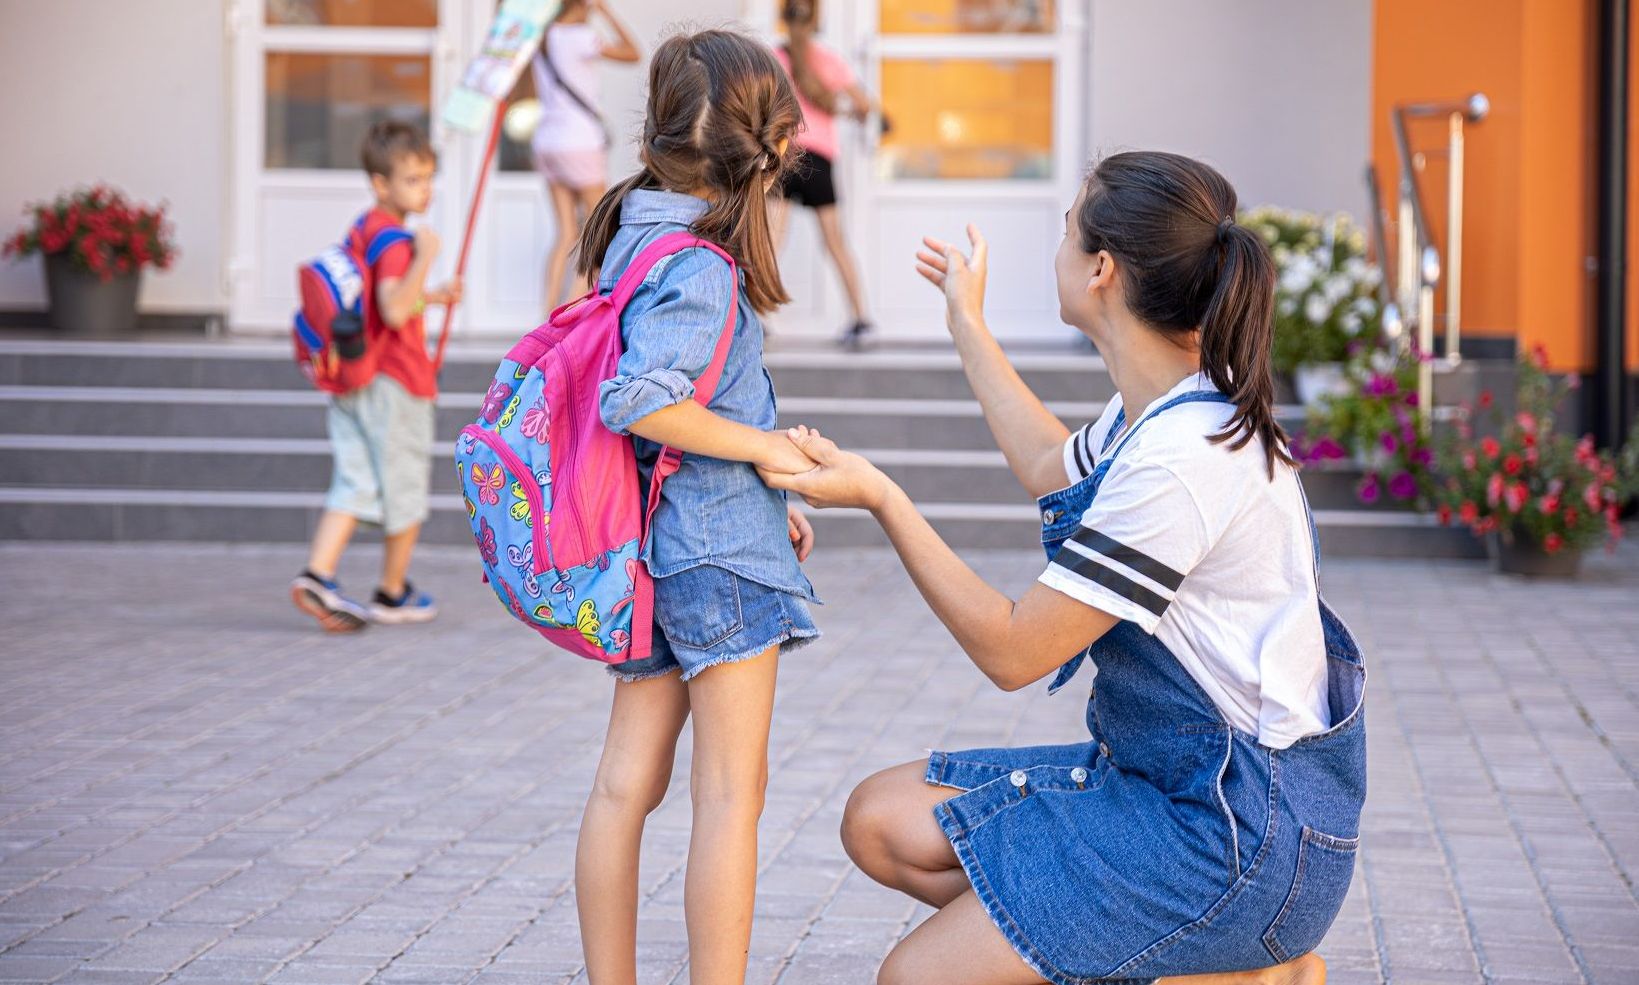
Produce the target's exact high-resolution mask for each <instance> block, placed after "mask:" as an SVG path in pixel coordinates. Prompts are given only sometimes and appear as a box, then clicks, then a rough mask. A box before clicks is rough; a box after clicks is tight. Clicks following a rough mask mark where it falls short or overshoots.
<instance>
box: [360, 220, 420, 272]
mask: <svg viewBox="0 0 1639 985" xmlns="http://www.w3.org/2000/svg"><path fill="white" fill-rule="evenodd" d="M414 239H415V237H414V236H412V235H410V231H409V230H408V229H405V228H404V227H403V226H388V227H387V228H386V229H382V230H379V231H378V232H377V233H376V234H375V235H374V236H372V237H370V244H369V245H368V246H366V247H365V248H364V262H365V263H366V264H368V265H369V266H372V267H374V266H375V265H376V261H377V260H380V259H381V255H382V254H383V253H386V252H387V250H388V249H389V248H390V247H392V246H394V245H396V244H398V243H408V242H410V241H412V240H414Z"/></svg>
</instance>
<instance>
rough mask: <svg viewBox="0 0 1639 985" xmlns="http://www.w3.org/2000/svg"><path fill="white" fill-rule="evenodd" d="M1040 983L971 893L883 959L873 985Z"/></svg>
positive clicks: (936, 914) (964, 895)
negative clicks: (875, 983)
mask: <svg viewBox="0 0 1639 985" xmlns="http://www.w3.org/2000/svg"><path fill="white" fill-rule="evenodd" d="M1040 981H1043V979H1042V977H1041V976H1040V975H1038V974H1036V973H1035V972H1034V971H1032V970H1031V969H1030V966H1029V965H1027V964H1025V963H1024V959H1023V958H1021V957H1019V955H1018V952H1016V951H1014V950H1013V945H1011V944H1009V943H1008V942H1007V938H1005V937H1003V936H1002V932H1001V931H1000V930H997V929H996V924H995V923H993V922H992V921H991V919H990V915H989V914H987V913H985V910H984V907H983V906H982V905H980V903H979V899H978V897H976V896H974V895H973V890H971V889H969V890H967V891H965V892H963V893H962V894H961V895H960V896H958V897H956V899H954V900H952V901H951V902H950V904H949V905H947V906H945V907H944V908H943V909H941V910H940V911H939V912H938V913H935V914H934V915H933V916H931V917H929V918H927V919H926V920H924V921H922V925H921V926H919V927H917V928H916V929H915V930H913V931H911V932H910V936H908V937H906V938H905V939H904V940H902V941H900V942H899V945H898V946H897V947H895V948H894V949H893V951H892V952H891V953H890V954H889V955H888V958H887V960H886V961H883V962H882V967H881V969H879V970H878V971H877V973H876V982H877V985H927V983H930V982H938V983H939V985H1036V983H1037V982H1040Z"/></svg>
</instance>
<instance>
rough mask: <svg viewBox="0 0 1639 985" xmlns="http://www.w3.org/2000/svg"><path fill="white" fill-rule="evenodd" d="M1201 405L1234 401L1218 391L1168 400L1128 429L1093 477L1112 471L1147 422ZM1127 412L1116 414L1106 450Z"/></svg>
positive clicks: (1201, 392)
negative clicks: (1122, 453) (1118, 456)
mask: <svg viewBox="0 0 1639 985" xmlns="http://www.w3.org/2000/svg"><path fill="white" fill-rule="evenodd" d="M1200 403H1211V404H1227V403H1233V401H1231V400H1230V399H1229V398H1228V397H1226V396H1224V395H1223V394H1222V393H1219V392H1218V391H1217V390H1191V391H1189V392H1188V393H1180V394H1179V395H1178V396H1176V397H1173V398H1172V399H1171V400H1168V401H1167V402H1166V403H1164V404H1162V405H1161V406H1159V407H1157V408H1155V409H1154V410H1152V411H1150V412H1149V413H1147V414H1145V415H1144V416H1143V417H1140V418H1139V419H1138V420H1136V421H1134V422H1133V425H1132V427H1130V428H1128V429H1127V433H1126V434H1124V435H1122V436H1121V441H1120V443H1118V444H1117V445H1116V446H1115V450H1114V451H1112V452H1110V453H1109V454H1108V455H1104V456H1103V457H1101V458H1100V459H1099V460H1098V464H1097V465H1095V466H1094V467H1093V475H1095V476H1099V477H1100V478H1102V477H1103V476H1104V475H1105V474H1107V473H1108V472H1109V471H1110V465H1111V463H1113V462H1114V461H1115V459H1116V456H1117V455H1120V454H1121V449H1123V448H1125V447H1127V443H1128V442H1130V441H1132V439H1133V435H1136V434H1137V433H1138V429H1139V428H1141V427H1143V426H1144V424H1145V423H1146V422H1148V421H1151V420H1153V419H1154V418H1155V417H1156V416H1157V415H1160V414H1164V413H1166V412H1167V411H1169V410H1171V409H1172V408H1174V407H1177V406H1179V405H1181V404H1200ZM1126 412H1127V410H1126V408H1125V407H1123V408H1122V409H1121V410H1120V411H1117V412H1116V419H1115V421H1114V422H1113V423H1112V424H1111V425H1110V433H1109V434H1108V435H1105V437H1104V447H1105V449H1108V448H1109V446H1110V440H1111V436H1113V435H1114V434H1115V432H1116V429H1117V428H1118V427H1120V425H1121V420H1122V418H1124V417H1125V416H1126Z"/></svg>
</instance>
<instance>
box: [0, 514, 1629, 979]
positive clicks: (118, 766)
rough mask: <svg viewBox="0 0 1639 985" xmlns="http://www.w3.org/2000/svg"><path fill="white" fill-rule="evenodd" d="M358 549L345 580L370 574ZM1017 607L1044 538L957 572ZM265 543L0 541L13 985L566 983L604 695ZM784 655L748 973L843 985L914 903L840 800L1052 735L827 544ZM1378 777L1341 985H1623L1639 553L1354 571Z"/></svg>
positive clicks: (884, 570) (0, 756)
mask: <svg viewBox="0 0 1639 985" xmlns="http://www.w3.org/2000/svg"><path fill="white" fill-rule="evenodd" d="M372 552H373V549H371V548H361V549H360V550H358V551H356V552H355V555H356V556H354V557H352V558H350V559H349V565H348V567H347V568H346V569H345V571H344V574H345V575H348V576H350V577H351V580H352V583H353V584H354V585H358V586H364V585H368V584H369V583H370V582H369V577H370V573H371V572H370V570H369V567H368V566H369V564H370V563H371V561H372V557H371V554H372ZM972 557H973V558H974V560H975V561H976V563H977V564H978V565H979V567H980V569H981V570H982V572H983V573H984V574H985V575H986V576H987V577H988V578H990V579H991V580H992V583H994V584H997V585H998V586H999V587H1002V588H1003V589H1005V590H1009V591H1017V590H1019V589H1022V588H1023V587H1024V586H1025V585H1026V584H1028V582H1029V580H1030V579H1031V578H1032V577H1034V575H1035V573H1036V571H1037V569H1038V567H1039V565H1040V558H1039V555H1037V554H1036V553H1034V552H1007V553H977V552H976V553H974V554H973V555H972ZM299 563H300V555H299V554H298V553H297V552H296V551H293V550H291V549H288V548H264V547H244V548H208V547H207V548H199V547H187V548H184V547H167V546H154V545H139V546H132V547H104V546H42V545H38V544H27V545H23V544H16V545H0V615H3V619H4V626H5V633H4V639H3V640H0V682H3V683H0V981H7V982H13V981H20V982H72V983H92V982H97V983H138V982H162V981H163V982H178V983H181V982H273V983H281V985H283V983H341V982H380V983H383V985H408V983H435V985H455V983H468V982H473V983H478V985H512V983H520V985H521V983H525V982H527V983H531V985H536V983H559V982H574V981H584V980H585V979H584V974H583V973H582V969H581V966H580V949H579V944H578V941H577V937H576V924H575V915H574V899H573V890H572V886H571V875H572V854H573V845H574V839H575V829H576V824H577V821H578V815H579V809H580V806H581V804H582V801H583V798H584V795H585V793H586V789H587V785H588V783H589V781H590V778H591V774H592V769H593V766H594V765H595V760H596V755H597V749H598V743H599V741H600V740H601V736H602V729H603V725H604V719H605V716H606V713H607V700H608V692H609V689H610V685H609V684H608V683H607V682H606V681H605V679H604V678H603V675H602V674H601V672H600V671H598V670H597V669H596V668H594V667H591V666H589V665H581V664H580V663H578V662H577V661H575V660H573V659H572V658H569V657H567V656H563V655H559V654H549V653H546V652H543V649H542V647H541V646H540V645H538V644H535V643H532V642H531V639H530V638H529V637H528V636H527V635H526V632H525V631H524V630H522V629H520V628H519V627H517V626H515V625H513V624H512V623H511V622H510V621H509V620H508V619H507V617H506V616H505V614H504V613H503V612H502V610H501V609H500V607H499V606H498V605H497V604H496V603H495V602H494V600H493V598H492V597H490V596H489V595H488V594H487V592H488V590H487V589H486V588H484V587H483V586H482V585H480V584H479V583H478V581H477V579H476V577H475V576H474V568H475V565H474V564H473V559H472V558H470V557H469V556H468V554H467V552H465V551H454V552H450V551H444V552H435V551H428V552H426V553H424V554H423V556H422V558H421V559H420V561H419V562H418V565H417V567H418V577H419V578H420V580H421V581H422V583H424V584H425V586H426V587H428V588H430V589H432V590H434V591H435V592H436V593H438V594H439V596H440V598H441V600H442V603H443V607H444V610H445V614H444V616H443V617H441V618H440V620H439V621H438V622H437V623H434V624H432V625H431V626H426V627H419V628H409V627H381V628H374V629H371V630H370V631H369V632H366V633H364V634H361V635H359V636H356V637H350V638H333V637H326V636H323V635H321V634H319V633H318V632H316V631H315V630H314V629H313V628H312V627H311V625H310V624H309V623H307V622H306V621H305V620H304V619H302V618H301V617H299V616H298V615H297V614H296V613H295V612H294V611H293V610H292V609H291V608H290V606H289V604H288V602H287V601H286V600H285V597H284V591H285V588H284V586H285V582H286V580H287V579H288V577H289V576H290V575H291V574H292V573H293V571H294V569H295V568H297V567H298V566H299ZM811 573H812V575H813V578H814V581H815V583H816V584H817V586H818V587H819V590H820V592H821V593H822V594H823V595H824V596H826V597H827V598H828V600H829V602H830V604H829V605H828V606H825V607H823V608H821V609H818V610H817V611H816V615H817V618H818V620H819V622H820V624H821V626H822V628H823V629H824V630H825V632H826V638H825V640H824V642H823V643H821V644H820V645H818V646H815V647H811V648H809V649H807V650H805V651H802V652H799V653H797V654H794V655H793V656H792V657H790V658H789V659H788V660H787V661H786V663H785V665H784V666H783V667H782V669H781V678H780V687H779V694H778V699H777V700H778V703H777V707H776V710H775V724H774V735H773V741H772V747H771V750H770V760H771V777H770V784H769V792H768V807H767V811H766V814H765V815H764V818H763V823H762V842H761V861H762V880H761V894H760V896H759V898H758V905H757V923H756V930H755V934H754V938H753V943H752V948H753V953H752V962H751V974H750V978H749V981H751V982H753V983H757V985H764V983H778V985H824V983H835V985H856V983H868V982H870V981H871V980H872V971H873V969H874V968H875V965H876V963H877V961H878V960H879V959H880V958H881V956H882V955H883V954H884V953H885V952H886V951H887V949H888V948H889V947H890V946H891V945H892V944H893V942H894V941H896V940H897V939H899V938H900V937H902V936H903V935H904V934H905V933H906V932H907V931H908V930H909V928H911V927H913V926H914V925H915V924H916V923H917V922H918V921H919V920H921V919H922V918H923V917H924V916H925V915H926V911H925V909H923V908H920V907H917V906H914V905H912V904H911V903H909V902H907V901H906V900H904V899H902V898H900V897H898V896H896V895H894V894H893V893H890V892H888V891H886V890H884V889H881V888H879V887H877V886H875V885H874V884H872V883H871V882H870V881H869V880H867V879H866V878H864V877H863V876H862V875H861V874H860V873H859V872H857V871H855V870H854V869H853V868H852V867H851V866H850V865H849V864H848V862H847V860H846V858H845V857H844V856H843V854H842V850H841V848H840V845H839V843H838V840H837V825H838V820H839V818H840V815H841V810H842V804H843V801H844V798H845V796H846V793H847V791H848V790H849V789H850V787H851V786H852V784H854V783H855V782H856V781H858V780H859V779H861V778H862V777H864V776H865V775H867V774H868V773H870V772H872V771H874V770H876V769H879V768H881V767H883V766H887V765H890V764H893V763H896V762H900V761H904V760H909V759H914V758H917V757H918V756H920V755H922V754H923V752H924V750H925V749H926V748H928V747H931V746H938V747H963V746H976V745H991V744H997V743H1017V744H1025V743H1035V742H1048V741H1072V740H1075V739H1077V738H1079V737H1081V736H1083V735H1085V732H1084V730H1083V726H1082V724H1081V717H1082V707H1081V705H1080V702H1079V701H1078V700H1077V699H1076V697H1075V696H1074V695H1073V694H1072V693H1069V692H1067V693H1065V694H1063V695H1060V696H1058V697H1055V698H1051V699H1050V698H1048V697H1047V696H1046V694H1045V693H1044V688H1042V687H1039V686H1038V687H1034V688H1030V689H1027V690H1026V691H1024V692H1021V693H1019V694H1013V695H1008V694H1002V693H1000V692H997V691H995V690H993V689H992V688H990V687H989V686H988V685H987V684H986V683H985V682H984V680H983V679H982V678H981V677H980V675H979V674H978V672H977V671H975V670H974V669H973V668H972V667H971V665H969V664H968V663H967V662H966V661H965V660H964V659H963V658H962V656H961V655H960V654H959V653H958V652H957V650H956V648H955V645H954V644H953V643H952V642H951V640H950V638H949V636H948V635H947V634H946V633H945V632H944V630H943V629H942V628H941V627H939V625H938V624H937V622H935V621H934V620H933V618H932V617H931V616H930V615H929V614H928V613H927V611H926V609H925V608H924V607H923V606H922V604H921V603H920V600H919V599H918V598H917V596H916V594H915V592H914V590H913V589H912V588H911V586H910V584H909V582H908V581H907V580H906V578H905V577H904V574H903V572H902V571H901V569H900V568H899V566H898V564H897V563H896V562H895V560H894V559H893V557H892V555H891V554H889V553H887V552H884V551H847V552H831V553H826V552H825V551H824V549H823V545H821V550H820V551H819V552H818V553H817V555H816V558H815V560H814V561H813V562H811ZM1326 584H1327V592H1328V595H1329V596H1330V598H1331V599H1332V600H1333V602H1334V604H1335V605H1336V607H1337V608H1338V609H1339V610H1340V611H1341V612H1342V614H1343V616H1344V618H1345V619H1347V620H1349V621H1350V622H1351V624H1352V625H1353V627H1354V628H1355V630H1356V632H1357V634H1358V635H1359V636H1360V637H1361V639H1362V642H1363V644H1364V646H1365V647H1366V651H1367V658H1368V662H1369V667H1370V675H1371V679H1370V684H1369V687H1368V711H1367V715H1368V719H1367V720H1368V722H1369V735H1370V757H1371V766H1370V771H1371V776H1370V782H1371V795H1370V802H1369V804H1368V807H1367V811H1366V817H1365V819H1364V824H1363V848H1362V851H1361V857H1360V864H1359V866H1358V867H1357V870H1356V878H1355V881H1354V885H1353V889H1352V891H1351V894H1350V896H1349V899H1348V903H1347V905H1346V907H1345V909H1344V911H1343V913H1342V915H1341V916H1340V917H1339V919H1338V921H1337V923H1336V924H1335V925H1334V927H1333V929H1332V932H1331V935H1330V936H1329V937H1328V938H1327V941H1326V943H1325V944H1324V945H1323V947H1322V948H1321V953H1322V954H1324V955H1325V956H1326V957H1327V959H1328V961H1329V962H1330V965H1331V970H1332V974H1331V982H1332V983H1333V985H1356V983H1368V982H1380V983H1390V982H1392V983H1408V985H1445V983H1481V982H1483V983H1495V985H1509V983H1526V982H1532V983H1539V982H1541V983H1558V982H1566V983H1572V982H1581V983H1601V985H1604V983H1619V982H1639V895H1636V891H1635V886H1634V878H1635V875H1636V874H1639V550H1635V549H1632V548H1624V549H1623V550H1622V551H1620V552H1619V553H1618V554H1616V555H1615V556H1611V557H1606V556H1600V557H1595V558H1592V559H1590V562H1589V564H1588V567H1587V570H1586V572H1585V574H1584V577H1583V578H1582V580H1581V581H1580V582H1577V583H1575V584H1536V583H1530V582H1524V581H1518V580H1513V579H1508V578H1502V577H1497V576H1493V575H1491V574H1489V573H1488V572H1487V571H1486V569H1485V568H1484V566H1483V565H1475V564H1470V563H1451V562H1446V563H1435V562H1428V563H1420V562H1406V561H1396V562H1372V561H1347V562H1336V563H1331V564H1328V565H1327V568H1326ZM687 765H688V750H687V742H686V739H685V743H684V747H683V748H682V749H681V750H680V754H679V768H678V770H677V773H676V776H675V778H674V780H673V786H672V791H671V793H670V795H669V796H668V798H667V799H666V801H665V803H664V805H663V806H662V807H661V808H660V809H659V810H658V811H657V812H656V814H655V815H654V817H653V818H652V820H651V822H650V825H649V829H648V833H647V836H646V844H645V853H644V857H643V869H642V892H643V904H642V916H641V921H640V922H641V927H640V935H641V942H642V944H641V946H642V955H643V957H642V970H641V977H642V981H643V983H644V985H650V983H671V982H685V981H687V976H688V973H687V970H686V968H685V966H684V962H685V957H686V943H685V937H684V927H683V910H682V886H683V880H682V871H683V864H684V855H685V851H686V847H687V837H688V821H689V804H688V795H687V773H688V769H687Z"/></svg>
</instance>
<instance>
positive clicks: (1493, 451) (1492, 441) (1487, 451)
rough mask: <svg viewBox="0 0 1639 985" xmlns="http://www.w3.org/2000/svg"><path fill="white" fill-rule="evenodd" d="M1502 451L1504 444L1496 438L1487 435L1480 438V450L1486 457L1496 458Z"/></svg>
mask: <svg viewBox="0 0 1639 985" xmlns="http://www.w3.org/2000/svg"><path fill="white" fill-rule="evenodd" d="M1500 451H1502V446H1501V445H1498V444H1497V439H1496V438H1489V437H1487V438H1481V439H1480V452H1481V453H1482V454H1484V455H1485V457H1486V458H1488V459H1494V458H1496V457H1497V453H1498V452H1500Z"/></svg>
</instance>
